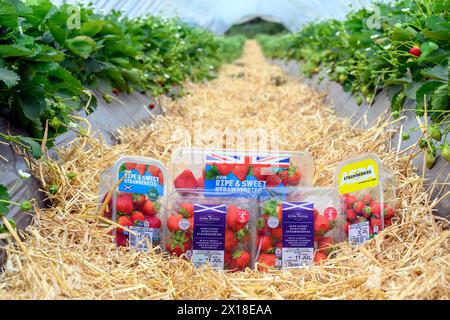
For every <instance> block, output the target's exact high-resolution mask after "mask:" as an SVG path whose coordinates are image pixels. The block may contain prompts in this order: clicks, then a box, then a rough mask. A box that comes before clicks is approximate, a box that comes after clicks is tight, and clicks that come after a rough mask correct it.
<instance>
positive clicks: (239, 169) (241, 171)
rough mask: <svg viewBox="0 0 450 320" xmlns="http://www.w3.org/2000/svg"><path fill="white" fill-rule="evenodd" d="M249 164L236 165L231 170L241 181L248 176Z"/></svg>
mask: <svg viewBox="0 0 450 320" xmlns="http://www.w3.org/2000/svg"><path fill="white" fill-rule="evenodd" d="M248 169H249V166H248V165H236V166H235V167H234V168H233V170H231V172H232V173H233V174H234V175H235V176H236V177H237V178H238V179H239V180H241V181H244V180H245V178H247V174H248Z"/></svg>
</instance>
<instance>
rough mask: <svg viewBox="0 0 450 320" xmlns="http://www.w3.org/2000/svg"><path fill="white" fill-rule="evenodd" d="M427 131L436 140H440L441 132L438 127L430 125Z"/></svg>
mask: <svg viewBox="0 0 450 320" xmlns="http://www.w3.org/2000/svg"><path fill="white" fill-rule="evenodd" d="M428 131H429V134H430V137H431V138H433V139H434V140H436V141H441V139H442V133H441V130H439V128H437V127H436V126H432V127H429V128H428Z"/></svg>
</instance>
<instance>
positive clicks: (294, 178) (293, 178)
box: [288, 165, 301, 186]
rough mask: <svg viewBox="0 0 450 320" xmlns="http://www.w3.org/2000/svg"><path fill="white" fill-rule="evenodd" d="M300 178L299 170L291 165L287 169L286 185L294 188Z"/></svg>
mask: <svg viewBox="0 0 450 320" xmlns="http://www.w3.org/2000/svg"><path fill="white" fill-rule="evenodd" d="M300 178H301V174H300V169H299V168H298V167H296V166H293V165H291V166H290V167H289V179H288V184H289V185H290V186H296V185H298V184H299V183H300Z"/></svg>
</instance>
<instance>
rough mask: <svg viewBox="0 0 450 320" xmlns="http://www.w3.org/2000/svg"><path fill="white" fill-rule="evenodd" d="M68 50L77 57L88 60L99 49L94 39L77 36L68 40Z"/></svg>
mask: <svg viewBox="0 0 450 320" xmlns="http://www.w3.org/2000/svg"><path fill="white" fill-rule="evenodd" d="M66 46H67V48H68V49H69V50H70V51H72V52H73V53H75V54H76V55H78V56H80V57H82V58H84V59H87V58H88V57H89V56H90V55H91V53H92V52H93V51H94V49H95V48H96V47H97V44H96V42H95V41H94V39H92V38H91V37H88V36H77V37H74V38H72V39H69V40H66Z"/></svg>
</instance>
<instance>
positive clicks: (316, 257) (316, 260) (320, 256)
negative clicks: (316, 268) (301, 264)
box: [314, 251, 328, 264]
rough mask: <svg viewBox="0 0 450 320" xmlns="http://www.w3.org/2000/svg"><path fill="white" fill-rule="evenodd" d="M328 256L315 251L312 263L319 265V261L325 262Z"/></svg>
mask: <svg viewBox="0 0 450 320" xmlns="http://www.w3.org/2000/svg"><path fill="white" fill-rule="evenodd" d="M327 259H328V256H327V255H326V254H325V253H323V252H322V251H317V252H316V254H315V255H314V263H315V264H319V263H320V261H322V260H327Z"/></svg>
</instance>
